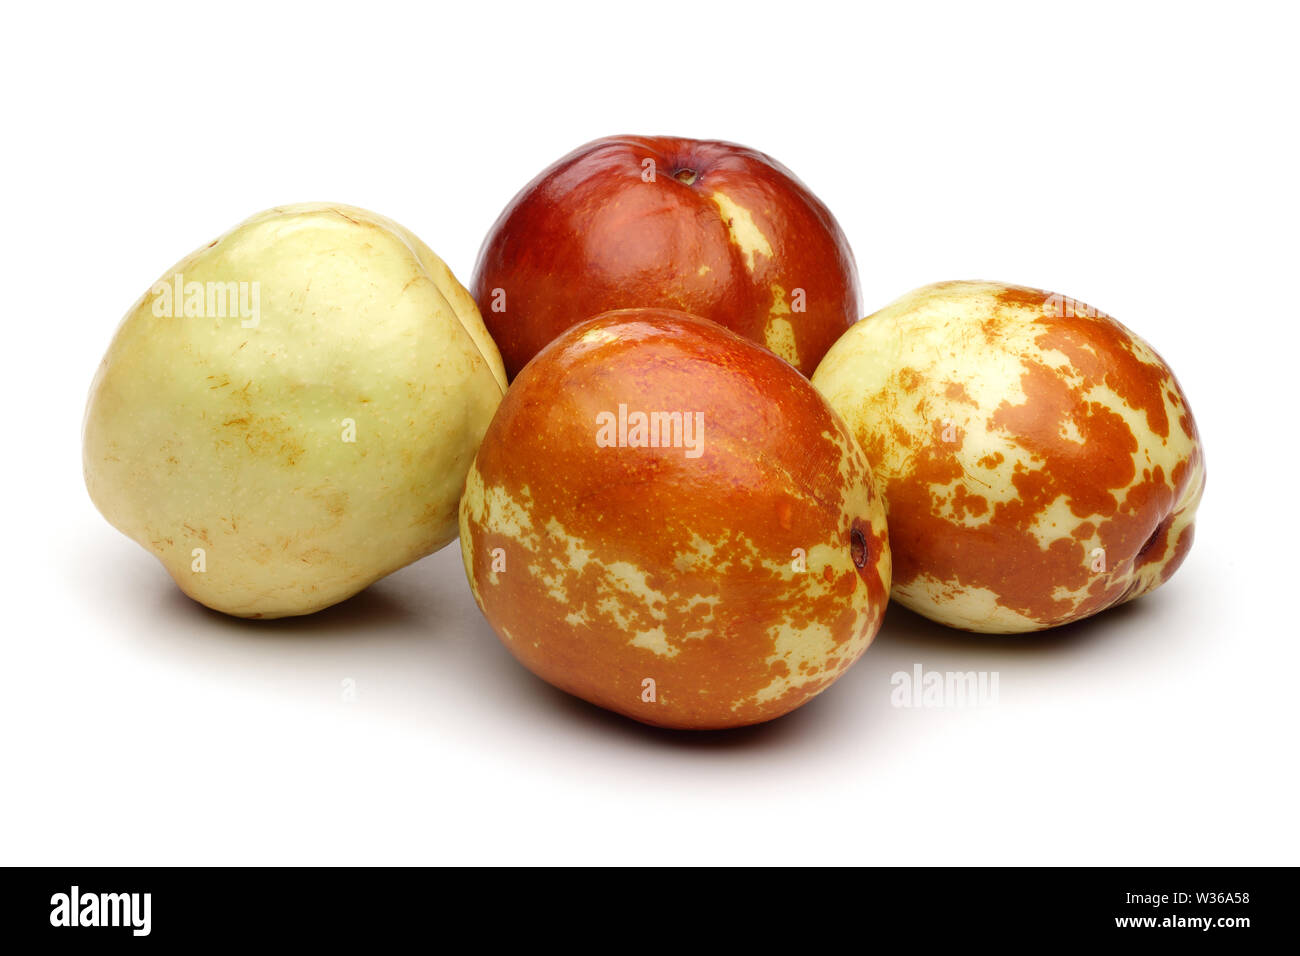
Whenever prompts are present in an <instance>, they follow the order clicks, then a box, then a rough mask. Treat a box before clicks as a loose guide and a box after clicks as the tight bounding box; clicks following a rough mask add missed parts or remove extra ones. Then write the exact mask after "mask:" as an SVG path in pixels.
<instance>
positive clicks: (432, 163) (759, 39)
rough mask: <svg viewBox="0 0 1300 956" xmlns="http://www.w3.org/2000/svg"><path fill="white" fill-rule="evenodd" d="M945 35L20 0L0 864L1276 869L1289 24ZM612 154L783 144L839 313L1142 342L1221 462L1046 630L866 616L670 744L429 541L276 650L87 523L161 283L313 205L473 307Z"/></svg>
mask: <svg viewBox="0 0 1300 956" xmlns="http://www.w3.org/2000/svg"><path fill="white" fill-rule="evenodd" d="M974 7H975V5H973V4H972V5H966V4H960V5H953V6H914V5H910V4H909V5H902V4H888V5H884V6H881V7H878V8H873V9H867V8H866V7H863V6H860V5H859V4H855V3H848V2H842V3H836V4H831V5H828V6H822V5H819V4H815V3H810V2H806V0H801V2H799V3H795V4H780V5H768V4H758V3H728V4H725V5H720V6H719V7H716V8H715V7H713V6H711V5H706V4H703V3H694V2H693V3H689V4H636V3H611V2H603V3H596V4H591V5H587V6H580V7H565V6H563V5H561V4H557V3H532V4H528V5H521V6H520V7H518V8H503V9H490V8H489V5H488V4H486V3H461V4H454V5H452V4H448V5H442V4H437V5H435V4H428V5H423V6H420V7H416V6H412V7H410V8H407V7H396V6H393V7H390V6H389V5H387V4H383V3H377V2H366V3H363V4H360V5H357V4H347V5H341V6H340V7H338V8H337V9H329V8H328V7H327V5H325V4H310V5H306V6H304V7H301V8H296V9H294V8H285V9H281V8H279V7H278V6H276V5H273V4H269V3H260V2H259V3H253V4H247V5H245V4H239V3H221V4H216V5H213V4H202V5H192V6H190V7H188V8H186V9H185V10H182V9H180V8H179V7H177V6H173V5H171V4H164V5H159V6H157V7H154V8H131V9H118V8H117V7H116V5H99V6H90V5H87V7H86V8H84V9H76V8H63V9H61V8H56V7H54V6H51V5H40V4H29V5H23V6H22V7H21V8H14V9H10V10H9V11H7V13H6V19H7V21H8V22H7V25H6V28H5V37H4V41H3V43H4V47H5V50H4V55H3V57H0V74H2V75H0V79H2V80H3V82H2V83H0V89H2V90H3V97H4V124H3V131H4V133H3V135H4V147H3V154H2V155H0V163H2V164H3V173H4V175H3V181H4V194H5V203H4V210H3V221H2V226H3V227H2V229H0V242H3V259H2V260H0V261H3V263H4V269H5V291H6V293H7V294H6V306H7V312H6V315H5V316H4V318H5V325H6V341H5V346H6V347H5V349H4V356H5V371H4V376H3V388H4V394H3V419H4V434H5V441H4V442H3V448H4V456H5V459H4V460H5V465H4V469H3V478H2V479H0V480H2V481H3V491H4V502H5V504H6V506H7V507H6V512H7V520H6V527H5V535H4V541H5V544H4V552H3V554H4V558H3V559H4V568H3V581H4V586H5V603H6V608H5V615H4V623H3V634H4V636H3V649H4V656H3V663H2V665H0V666H2V667H3V672H2V674H0V677H2V678H3V683H2V684H0V735H2V737H0V774H2V775H3V779H2V781H0V783H2V785H0V862H4V863H41V864H138V863H159V864H166V863H266V862H276V863H344V862H377V863H394V862H411V863H414V862H655V863H678V864H680V863H695V862H743V863H775V862H794V861H799V862H831V861H834V862H856V863H902V864H925V863H1097V864H1100V863H1114V864H1124V863H1162V864H1191V863H1207V864H1219V863H1290V864H1295V863H1297V862H1300V854H1298V852H1297V851H1298V850H1300V839H1298V837H1297V825H1296V820H1295V812H1296V805H1295V799H1296V798H1295V794H1296V785H1297V741H1296V738H1297V723H1298V721H1297V696H1298V695H1297V684H1298V683H1300V650H1298V642H1297V627H1296V623H1295V616H1296V595H1297V590H1298V585H1297V577H1296V564H1295V562H1296V555H1297V549H1296V544H1295V540H1296V539H1295V535H1296V515H1297V485H1296V480H1295V477H1296V471H1295V469H1296V464H1297V454H1296V443H1297V427H1296V416H1297V414H1300V408H1298V407H1297V401H1296V394H1297V393H1296V391H1295V389H1296V387H1297V382H1300V370H1298V369H1297V363H1296V354H1297V353H1296V345H1297V324H1298V322H1300V308H1297V292H1296V281H1295V280H1296V267H1297V261H1298V259H1297V251H1298V246H1300V243H1298V242H1297V239H1296V229H1297V221H1300V201H1298V199H1297V169H1298V168H1300V153H1298V150H1297V125H1298V124H1297V92H1298V88H1300V83H1298V71H1297V67H1296V60H1297V57H1296V55H1295V50H1294V48H1293V45H1292V44H1293V40H1294V37H1295V36H1296V27H1297V23H1296V21H1295V18H1294V13H1293V12H1290V11H1287V10H1286V9H1285V8H1283V7H1282V6H1280V5H1279V6H1278V7H1276V8H1270V7H1265V6H1256V5H1252V4H1242V3H1236V4H1231V5H1225V6H1223V7H1220V8H1219V9H1218V10H1217V11H1209V10H1198V9H1196V8H1194V7H1192V6H1191V5H1187V4H1176V5H1170V6H1169V7H1167V8H1160V7H1154V6H1152V7H1147V6H1145V5H1137V4H1129V3H1122V4H1108V3H1096V2H1092V3H1088V4H1083V5H1078V8H1077V12H1071V13H1066V12H1061V11H1058V12H1048V11H1047V10H1045V9H1040V8H1039V5H1038V4H1025V5H1015V6H1005V5H998V6H995V7H991V8H987V9H985V10H984V11H982V12H976V11H975V9H974ZM613 133H671V134H677V135H683V136H691V137H699V138H720V139H730V140H736V141H739V142H742V143H745V144H748V145H751V146H754V147H756V148H759V149H762V150H764V151H767V152H769V153H771V154H773V155H774V156H776V157H777V158H778V159H780V160H781V161H782V162H784V163H785V164H787V165H788V166H790V167H791V168H792V169H794V170H795V171H796V173H798V175H799V176H800V177H801V178H802V179H803V180H804V181H805V182H806V183H807V184H808V185H809V186H810V187H811V188H812V189H813V190H814V191H815V192H817V193H818V194H819V195H820V196H821V198H822V199H823V200H825V202H826V203H827V204H828V205H829V206H830V207H831V208H832V209H833V210H834V212H835V213H836V215H837V216H838V218H839V220H840V223H841V224H842V226H843V227H844V229H845V231H846V233H847V234H848V236H849V238H850V241H851V242H852V244H853V247H854V250H855V252H856V255H857V260H858V265H859V269H860V272H861V277H862V286H863V293H864V305H865V306H866V309H867V311H872V310H874V309H876V308H879V307H881V306H883V305H884V304H886V303H888V302H889V301H891V300H892V299H894V298H895V297H897V296H898V295H901V294H902V293H904V292H906V291H908V290H909V289H911V288H913V287H915V286H918V285H922V284H924V283H927V282H932V281H937V280H944V279H962V278H985V279H998V280H1003V281H1009V282H1016V283H1023V284H1029V285H1035V286H1039V287H1043V288H1048V289H1052V290H1055V291H1058V292H1061V293H1063V294H1066V295H1070V296H1075V297H1078V298H1081V299H1084V300H1086V301H1088V302H1089V303H1091V304H1093V305H1095V306H1098V307H1100V308H1103V309H1105V310H1106V311H1108V312H1110V313H1112V314H1113V315H1115V316H1117V317H1118V318H1119V319H1120V320H1121V321H1123V322H1125V323H1126V324H1128V325H1129V326H1131V327H1132V328H1134V329H1135V330H1137V331H1138V332H1139V333H1140V334H1142V335H1143V336H1144V337H1145V338H1147V339H1148V340H1149V341H1151V342H1152V343H1153V344H1154V345H1155V346H1156V347H1157V348H1158V349H1159V350H1160V351H1161V352H1162V354H1163V355H1164V357H1165V358H1166V359H1167V360H1168V361H1169V363H1170V364H1171V365H1172V366H1173V367H1174V369H1175V370H1176V371H1177V373H1178V375H1179V377H1180V379H1181V381H1182V383H1183V386H1184V388H1185V389H1186V391H1187V393H1188V395H1189V396H1190V399H1191V403H1192V407H1193V409H1194V411H1195V414H1196V416H1197V419H1198V422H1199V425H1200V428H1201V431H1202V434H1203V436H1204V439H1205V442H1206V446H1207V449H1208V462H1209V486H1208V489H1207V492H1206V496H1205V500H1204V503H1203V505H1202V508H1201V519H1200V521H1199V524H1198V528H1197V540H1196V545H1195V547H1194V548H1193V549H1192V552H1191V555H1190V557H1189V559H1188V560H1187V563H1186V564H1185V566H1184V567H1183V569H1182V570H1181V571H1180V572H1179V574H1178V575H1177V576H1176V577H1175V578H1174V579H1173V581H1172V582H1171V583H1170V584H1168V585H1167V586H1165V587H1164V588H1163V589H1161V590H1160V591H1158V592H1157V593H1155V594H1153V595H1150V596H1148V597H1145V598H1143V599H1142V600H1141V601H1139V602H1137V603H1136V604H1133V605H1129V606H1127V607H1125V608H1122V609H1120V610H1117V611H1113V612H1111V613H1107V614H1104V615H1102V616H1101V617H1099V618H1097V619H1094V620H1093V621H1090V622H1088V623H1085V624H1082V625H1076V626H1073V627H1069V628H1065V629H1062V630H1060V631H1059V632H1054V633H1049V634H1045V635H1040V636H1028V637H1022V638H1009V639H1008V638H1002V639H998V638H982V637H975V636H968V635H963V634H960V633H957V632H949V631H945V630H943V629H941V628H938V627H936V626H932V625H930V624H928V623H926V622H924V621H922V620H921V619H919V618H916V617H914V616H911V615H909V614H907V613H906V612H904V611H901V610H899V609H893V610H891V612H890V614H889V616H888V619H887V620H886V622H885V626H884V629H883V631H882V632H881V634H880V636H879V637H878V638H877V640H876V642H875V644H874V645H873V646H872V648H871V649H870V650H868V652H867V654H866V656H865V657H864V658H863V659H862V660H861V661H860V662H859V663H858V664H857V665H856V666H855V667H854V669H853V670H852V671H850V672H849V673H848V674H847V675H846V676H845V677H844V678H843V679H842V680H841V681H840V682H839V683H837V684H836V685H835V686H834V687H833V688H831V689H830V690H829V691H828V692H826V693H825V694H823V695H822V696H821V697H820V698H818V699H817V700H815V701H814V702H813V703H811V704H810V705H808V706H807V707H805V708H803V709H802V710H800V711H797V712H796V713H794V714H793V715H791V716H789V717H786V718H783V719H781V720H778V721H776V722H774V723H771V724H769V725H766V726H762V727H759V728H755V729H750V730H744V731H739V732H733V733H730V734H708V735H690V734H670V733H664V732H659V731H654V730H650V729H648V728H644V727H641V726H639V725H636V724H633V723H631V722H628V721H626V720H623V719H621V718H618V717H614V716H612V715H607V714H605V713H603V712H599V711H596V710H595V709H594V708H591V707H589V706H587V705H585V704H583V703H581V702H578V701H575V700H572V699H569V698H566V697H565V696H563V695H562V694H560V693H559V692H557V691H553V690H551V689H550V688H549V687H548V686H546V685H545V684H543V683H541V682H540V681H538V680H537V679H535V678H533V677H532V676H531V675H530V674H528V673H527V672H526V671H524V670H523V669H522V668H521V667H519V666H518V665H517V664H516V663H515V662H514V660H513V659H512V658H511V657H510V656H509V655H508V654H507V652H506V651H505V650H504V649H503V648H502V647H501V645H500V644H499V643H498V642H497V640H496V638H495V637H494V636H493V634H492V632H491V630H490V629H489V627H488V626H487V624H486V623H485V622H484V621H483V620H482V618H481V617H480V615H479V614H478V611H477V610H476V608H475V607H474V605H473V602H472V599H471V597H470V593H469V590H468V587H467V586H466V584H465V581H464V576H463V572H462V570H461V567H460V560H459V553H458V550H457V548H456V547H455V546H454V545H453V546H451V547H449V548H447V549H445V550H443V551H442V552H440V553H439V554H437V555H435V556H433V557H431V558H428V559H426V560H424V561H421V562H419V563H418V564H416V565H414V566H412V567H410V568H407V569H406V570H404V571H402V572H400V573H398V574H396V575H394V576H392V577H391V578H389V579H387V580H385V581H383V582H381V583H379V584H378V585H376V586H374V587H372V588H371V589H370V590H369V591H368V592H366V593H364V594H363V595H361V596H360V597H358V598H356V599H354V600H352V601H350V602H347V603H345V604H344V605H341V606H339V607H337V608H335V609H332V610H329V611H326V612H323V613H320V614H317V615H315V616H313V617H310V618H305V619H298V620H291V621H286V622H282V623H260V624H259V623H249V622H241V621H237V620H232V619H227V618H224V617H222V616H220V615H218V614H214V613H212V612H208V611H205V610H204V609H202V608H200V607H199V606H197V605H195V604H193V603H191V602H190V601H189V600H188V599H186V598H184V597H183V596H182V595H181V594H180V593H179V592H178V591H177V590H176V588H175V586H174V585H173V584H172V582H171V580H170V578H168V577H167V575H166V574H165V573H164V572H163V570H162V568H161V567H160V566H159V565H158V564H157V562H156V561H155V560H154V559H153V558H152V557H150V556H149V555H148V554H146V552H145V551H143V550H142V549H141V548H139V547H138V546H136V545H135V544H134V543H132V542H131V541H129V540H127V539H126V538H125V537H123V536H122V535H120V534H118V533H117V532H116V531H114V530H113V529H112V528H110V527H109V525H108V524H107V523H106V522H105V521H103V520H102V519H101V518H100V517H99V515H98V514H97V513H96V511H95V510H94V508H93V507H92V505H91V503H90V501H89V499H88V497H87V495H86V492H85V489H84V486H83V483H82V478H81V461H80V424H81V416H82V411H83V406H84V402H85V396H86V390H87V387H88V385H89V383H90V379H91V376H92V374H93V372H94V369H95V366H96V365H97V363H98V361H99V358H100V356H101V354H102V353H103V350H104V349H105V347H106V346H107V344H108V341H109V339H110V337H111V335H112V333H113V330H114V328H115V326H116V323H117V322H118V320H119V319H120V317H121V315H122V314H123V313H124V312H125V310H126V308H127V307H128V306H129V305H130V304H131V303H132V302H133V301H134V300H135V298H136V297H137V296H138V295H140V294H141V292H143V291H144V290H145V289H146V288H147V287H148V286H149V284H150V283H152V282H153V281H154V280H155V279H156V278H157V277H158V276H159V275H161V274H163V272H164V271H165V270H167V269H168V267H170V266H171V264H172V263H174V262H175V261H177V260H178V259H180V258H181V257H182V256H183V255H185V254H187V253H188V252H190V251H191V250H192V249H194V248H196V247H197V246H199V245H201V244H203V243H205V242H207V241H208V240H210V239H211V238H214V237H215V236H217V235H218V234H220V233H222V232H224V231H225V230H226V229H227V228H229V227H230V226H232V225H233V224H234V223H236V222H237V221H239V220H241V219H243V218H244V217H246V216H248V215H250V214H251V213H253V212H255V211H258V210H260V209H262V208H265V207H268V206H272V205H276V204H282V203H288V202H296V201H307V200H333V201H341V202H347V203H353V204H356V205H360V206H364V207H367V208H370V209H374V210H375V211H377V212H380V213H383V214H385V215H388V216H390V217H392V218H395V219H397V220H398V221H399V222H401V223H403V224H404V225H406V226H408V227H410V228H411V229H412V230H413V231H415V232H416V233H417V234H418V235H419V236H421V237H422V238H423V239H424V240H425V241H426V242H428V243H429V244H430V245H431V246H432V247H433V248H434V249H435V250H436V251H437V252H438V253H439V254H441V255H442V256H443V257H444V258H445V259H446V260H447V261H448V263H449V264H450V265H451V267H452V268H453V269H454V271H455V272H456V273H457V275H458V276H460V278H461V279H462V281H465V282H468V279H469V275H470V272H471V270H472V268H473V263H474V256H475V253H476V251H477V248H478V245H479V243H480V242H481V240H482V237H483V235H484V233H485V232H486V230H487V229H488V227H489V226H490V225H491V223H492V221H493V219H494V218H495V216H496V215H497V213H498V212H499V211H500V209H501V207H502V206H503V205H504V204H505V203H506V202H507V201H508V200H509V199H510V197H511V196H512V195H513V194H514V193H515V191H516V190H517V189H519V188H520V187H521V186H522V185H523V184H524V183H525V182H526V181H527V180H528V179H530V178H531V177H532V176H533V175H534V174H535V173H536V172H538V171H539V170H540V169H541V168H542V167H543V166H545V165H546V164H548V163H549V162H551V161H552V160H553V159H555V158H557V157H559V156H560V155H562V154H563V153H565V152H567V151H568V150H569V149H571V148H573V147H574V146H577V145H578V144H580V143H583V142H585V141H587V140H590V139H593V138H596V137H598V136H602V135H607V134H613ZM916 662H920V663H922V664H923V665H924V666H925V667H926V668H927V669H938V670H959V671H966V670H996V671H998V672H999V673H1000V692H1001V693H1000V699H999V703H998V705H997V706H996V707H990V708H986V709H982V710H969V709H968V710H956V709H949V710H905V709H897V708H894V707H891V705H890V684H889V679H890V675H891V674H893V673H894V672H895V671H897V670H910V669H911V667H912V665H913V664H914V663H916ZM348 679H350V680H353V681H355V686H356V692H357V699H356V700H355V701H354V702H352V703H345V702H344V701H343V700H342V693H341V686H342V685H341V682H342V681H344V680H348Z"/></svg>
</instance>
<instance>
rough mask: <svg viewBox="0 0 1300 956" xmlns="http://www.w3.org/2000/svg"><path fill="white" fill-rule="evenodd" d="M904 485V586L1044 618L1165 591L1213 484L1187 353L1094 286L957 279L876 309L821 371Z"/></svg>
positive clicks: (943, 602)
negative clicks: (1096, 295)
mask: <svg viewBox="0 0 1300 956" xmlns="http://www.w3.org/2000/svg"><path fill="white" fill-rule="evenodd" d="M813 383H814V384H815V385H816V386H817V387H818V388H819V389H820V390H821V391H822V392H823V394H824V395H826V397H827V399H828V400H829V401H830V403H831V405H833V406H834V407H835V408H836V409H837V410H838V411H839V412H840V414H841V415H843V416H844V419H845V420H846V421H847V422H848V424H849V426H850V427H851V428H852V429H853V431H854V434H855V435H856V437H857V438H858V440H859V442H860V443H861V444H862V446H863V448H864V450H865V451H866V453H867V455H868V457H869V458H870V459H871V462H872V466H873V468H874V469H875V474H876V479H877V481H878V482H879V487H880V490H881V494H882V495H883V496H884V498H885V501H886V507H887V510H888V514H889V527H890V532H891V535H892V541H893V545H894V559H895V562H896V568H895V575H894V594H893V596H894V598H895V600H898V601H899V602H900V603H902V604H904V605H906V606H907V607H909V608H911V609H912V610H915V611H917V612H918V613H920V614H924V615H926V616H927V617H930V618H933V619H934V620H936V621H940V622H942V623H945V624H950V625H953V626H956V627H961V628H965V629H968V630H974V631H987V632H1008V633H1015V632H1024V631H1035V630H1040V629H1043V628H1048V627H1055V626H1057V625H1060V624H1065V623H1068V622H1070V621H1076V620H1079V619H1081V618H1084V617H1088V616H1090V615H1092V614H1096V613H1097V612H1099V611H1102V610H1104V609H1106V608H1108V607H1112V606H1114V605H1117V604H1121V603H1123V602H1125V601H1128V600H1131V599H1132V598H1135V597H1137V596H1139V595H1141V594H1144V593H1146V592H1148V591H1151V590H1153V589H1154V588H1156V587H1158V586H1159V585H1160V584H1162V583H1164V582H1165V581H1167V580H1168V579H1169V578H1170V576H1171V575H1173V573H1174V572H1175V571H1176V570H1177V569H1178V567H1179V566H1180V565H1181V564H1182V562H1183V559H1184V558H1185V557H1186V556H1187V553H1188V550H1189V549H1190V547H1191V543H1192V534H1193V529H1194V520H1195V515H1196V509H1197V505H1198V504H1199V502H1200V499H1201V492H1202V489H1203V488H1204V485H1205V462H1204V456H1203V453H1202V450H1201V443H1200V436H1199V434H1198V432H1197V429H1196V423H1195V422H1194V420H1193V419H1192V413H1191V410H1190V408H1189V406H1188V403H1187V399H1186V397H1185V396H1184V394H1183V390H1182V388H1181V386H1180V385H1179V383H1178V381H1177V379H1176V378H1175V377H1174V374H1173V372H1172V371H1171V370H1170V368H1169V366H1168V365H1167V364H1165V362H1164V361H1163V360H1162V359H1161V358H1160V356H1159V355H1158V354H1156V352H1155V351H1154V350H1153V349H1152V348H1151V346H1150V345H1148V344H1147V343H1146V342H1144V341H1143V340H1142V339H1141V338H1139V337H1138V336H1137V335H1135V334H1134V333H1133V332H1131V331H1130V330H1129V329H1127V328H1125V327H1124V326H1123V325H1121V324H1120V323H1119V322H1117V321H1116V320H1115V319H1113V318H1111V317H1110V316H1109V315H1106V314H1105V313H1103V312H1100V311H1098V310H1097V309H1094V308H1092V307H1090V306H1087V305H1085V304H1084V303H1082V302H1076V301H1075V300H1073V299H1069V298H1066V297H1063V296H1060V295H1055V294H1053V293H1051V292H1046V291H1044V290H1041V289H1033V288H1028V287H1024V286H1012V285H1003V284H1000V283H992V282H944V283H937V284H935V285H931V286H926V287H924V288H921V289H918V290H916V291H914V292H911V293H909V294H908V295H906V296H904V297H903V298H901V299H899V300H898V301H897V302H895V303H893V304H892V305H889V306H887V307H886V308H884V309H882V310H880V311H879V312H877V313H875V314H873V315H871V316H868V317H867V318H865V319H863V320H862V322H860V323H858V325H857V326H855V327H854V329H853V330H852V331H851V332H849V333H848V334H846V335H845V336H844V338H842V339H841V340H840V342H838V343H837V344H836V345H835V347H834V348H832V349H831V351H830V352H829V353H828V354H827V356H826V358H825V359H824V360H823V362H822V365H821V366H820V367H819V368H818V369H817V372H816V374H815V375H814V376H813Z"/></svg>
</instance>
